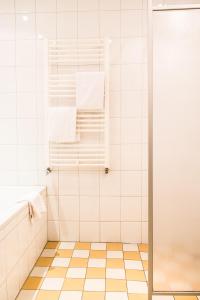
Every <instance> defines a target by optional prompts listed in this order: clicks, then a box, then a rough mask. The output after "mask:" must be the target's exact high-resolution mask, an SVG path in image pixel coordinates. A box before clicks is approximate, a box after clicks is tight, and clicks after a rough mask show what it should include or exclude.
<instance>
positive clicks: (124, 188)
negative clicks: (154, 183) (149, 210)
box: [121, 171, 142, 196]
mask: <svg viewBox="0 0 200 300" xmlns="http://www.w3.org/2000/svg"><path fill="white" fill-rule="evenodd" d="M141 179H142V178H141V173H140V172H133V171H122V172H121V195H122V196H141Z"/></svg>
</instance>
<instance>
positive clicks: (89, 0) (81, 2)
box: [77, 0, 99, 10]
mask: <svg viewBox="0 0 200 300" xmlns="http://www.w3.org/2000/svg"><path fill="white" fill-rule="evenodd" d="M77 1H78V10H98V8H99V4H98V0H77Z"/></svg>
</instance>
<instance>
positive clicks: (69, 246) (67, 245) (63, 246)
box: [59, 242, 75, 250]
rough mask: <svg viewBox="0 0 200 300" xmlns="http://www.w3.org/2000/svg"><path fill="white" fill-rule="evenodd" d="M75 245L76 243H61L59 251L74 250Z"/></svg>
mask: <svg viewBox="0 0 200 300" xmlns="http://www.w3.org/2000/svg"><path fill="white" fill-rule="evenodd" d="M74 247H75V243H74V242H61V243H60V246H59V249H63V250H65V249H74Z"/></svg>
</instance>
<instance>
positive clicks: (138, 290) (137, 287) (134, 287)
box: [127, 281, 148, 294]
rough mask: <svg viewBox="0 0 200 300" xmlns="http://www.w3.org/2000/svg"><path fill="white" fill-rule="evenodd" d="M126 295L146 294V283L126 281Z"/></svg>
mask: <svg viewBox="0 0 200 300" xmlns="http://www.w3.org/2000/svg"><path fill="white" fill-rule="evenodd" d="M127 287H128V293H133V294H146V293H148V289H147V283H146V282H142V281H127Z"/></svg>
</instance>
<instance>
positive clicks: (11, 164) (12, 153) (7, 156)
mask: <svg viewBox="0 0 200 300" xmlns="http://www.w3.org/2000/svg"><path fill="white" fill-rule="evenodd" d="M16 148H17V147H16V145H0V165H1V171H3V170H5V171H11V170H13V171H14V170H16V169H17V151H16V150H17V149H16Z"/></svg>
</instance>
